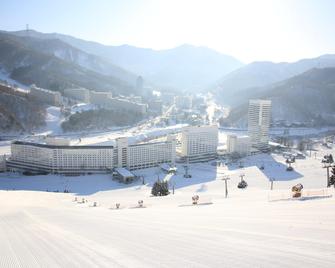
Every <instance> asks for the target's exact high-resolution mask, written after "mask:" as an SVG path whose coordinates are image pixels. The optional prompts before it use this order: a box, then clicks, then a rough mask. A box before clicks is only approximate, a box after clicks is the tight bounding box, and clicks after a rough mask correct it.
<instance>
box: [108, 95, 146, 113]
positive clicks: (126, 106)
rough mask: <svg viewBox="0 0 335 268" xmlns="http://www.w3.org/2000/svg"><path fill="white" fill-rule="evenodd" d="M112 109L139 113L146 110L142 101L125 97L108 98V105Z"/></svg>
mask: <svg viewBox="0 0 335 268" xmlns="http://www.w3.org/2000/svg"><path fill="white" fill-rule="evenodd" d="M107 108H110V109H113V110H124V111H132V112H136V113H140V114H145V113H146V112H147V105H146V104H142V103H136V102H132V101H129V100H126V99H118V98H110V99H109V102H108V107H107Z"/></svg>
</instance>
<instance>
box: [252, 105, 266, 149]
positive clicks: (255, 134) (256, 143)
mask: <svg viewBox="0 0 335 268" xmlns="http://www.w3.org/2000/svg"><path fill="white" fill-rule="evenodd" d="M270 121H271V100H250V101H249V111H248V133H249V136H250V139H251V144H252V146H253V147H255V148H257V149H259V150H261V151H263V150H267V149H268V147H269V128H270Z"/></svg>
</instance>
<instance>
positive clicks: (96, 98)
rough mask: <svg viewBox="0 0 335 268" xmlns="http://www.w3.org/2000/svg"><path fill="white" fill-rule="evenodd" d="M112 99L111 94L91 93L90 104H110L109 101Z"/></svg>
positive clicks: (102, 92)
mask: <svg viewBox="0 0 335 268" xmlns="http://www.w3.org/2000/svg"><path fill="white" fill-rule="evenodd" d="M111 97H112V93H111V92H104V91H90V102H91V103H93V104H97V105H106V104H108V99H110V98H111Z"/></svg>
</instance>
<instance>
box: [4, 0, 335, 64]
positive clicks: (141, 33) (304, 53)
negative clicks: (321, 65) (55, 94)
mask: <svg viewBox="0 0 335 268" xmlns="http://www.w3.org/2000/svg"><path fill="white" fill-rule="evenodd" d="M1 9H2V11H3V14H2V24H1V28H2V29H3V30H7V31H16V30H22V29H25V26H26V24H29V27H30V28H31V29H34V30H37V31H41V32H46V33H51V32H57V33H62V34H66V35H72V36H75V37H78V38H82V39H85V40H90V41H95V42H99V43H102V44H105V45H123V44H127V45H132V46H136V47H144V48H152V49H155V50H162V49H169V48H173V47H177V46H180V45H182V44H191V45H194V46H204V47H208V48H211V49H214V50H217V51H219V52H221V53H223V54H227V55H231V56H233V57H236V58H237V59H239V60H241V61H242V62H244V63H249V62H252V61H274V62H285V61H288V62H292V61H297V60H299V59H302V58H313V57H317V56H320V55H323V54H332V53H335V37H334V34H333V27H332V26H333V25H334V22H335V18H334V16H333V14H332V11H333V10H335V2H333V1H331V0H321V1H313V0H296V1H287V0H286V1H278V0H272V1H265V0H256V1H242V0H239V1H215V0H212V1H202V0H199V1H188V0H185V1H179V2H178V1H152V0H144V1H134V0H127V1H106V0H101V1H95V2H93V1H70V2H66V1H65V0H60V1H57V2H52V1H41V0H33V1H29V3H28V2H21V1H17V0H14V1H7V0H5V1H2V3H1Z"/></svg>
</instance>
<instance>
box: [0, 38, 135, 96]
mask: <svg viewBox="0 0 335 268" xmlns="http://www.w3.org/2000/svg"><path fill="white" fill-rule="evenodd" d="M0 68H1V70H2V72H3V73H7V74H8V75H9V77H10V78H11V79H14V80H17V81H18V82H20V83H22V84H24V85H30V84H33V83H34V84H36V85H38V86H40V87H45V88H49V89H52V90H60V91H61V90H63V89H64V88H66V87H73V86H79V87H86V88H91V89H96V90H108V91H112V92H114V93H122V94H128V93H134V92H135V88H134V84H135V81H136V77H137V76H136V75H133V74H131V73H128V72H126V71H124V70H123V69H121V68H119V67H117V66H115V65H113V64H111V63H110V62H108V61H104V60H103V59H100V58H99V57H97V56H94V55H89V54H88V53H86V52H82V51H80V50H78V49H76V48H73V47H71V46H70V45H68V44H66V43H64V42H62V41H60V40H54V39H53V40H41V39H37V38H34V37H20V36H15V35H11V34H7V33H4V32H2V33H0Z"/></svg>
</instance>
